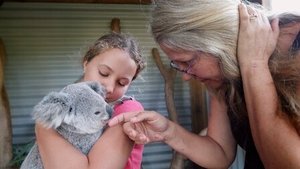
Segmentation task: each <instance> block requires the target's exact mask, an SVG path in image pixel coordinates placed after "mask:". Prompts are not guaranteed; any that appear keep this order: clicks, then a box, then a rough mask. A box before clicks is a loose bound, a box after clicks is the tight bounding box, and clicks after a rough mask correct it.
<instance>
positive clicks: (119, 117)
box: [108, 112, 140, 126]
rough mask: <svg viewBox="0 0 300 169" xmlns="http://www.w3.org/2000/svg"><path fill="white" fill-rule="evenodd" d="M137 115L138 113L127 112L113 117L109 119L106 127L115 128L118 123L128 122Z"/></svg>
mask: <svg viewBox="0 0 300 169" xmlns="http://www.w3.org/2000/svg"><path fill="white" fill-rule="evenodd" d="M139 113H140V112H127V113H122V114H119V115H117V116H115V117H113V118H112V119H110V120H109V122H108V125H109V126H115V125H117V124H120V123H125V122H129V121H130V119H132V118H133V117H134V116H136V115H137V114H139Z"/></svg>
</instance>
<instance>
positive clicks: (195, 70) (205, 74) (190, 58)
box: [160, 45, 223, 88]
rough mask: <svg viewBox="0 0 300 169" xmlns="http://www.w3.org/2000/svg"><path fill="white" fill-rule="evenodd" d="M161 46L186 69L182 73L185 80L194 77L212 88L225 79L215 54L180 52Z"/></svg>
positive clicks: (170, 57)
mask: <svg viewBox="0 0 300 169" xmlns="http://www.w3.org/2000/svg"><path fill="white" fill-rule="evenodd" d="M160 47H161V49H162V50H163V51H164V52H165V53H166V55H167V56H168V58H169V59H170V60H171V61H173V62H174V63H176V64H177V65H178V67H179V69H181V70H186V72H185V73H183V74H182V79H183V80H186V81H187V80H190V79H191V78H192V77H194V78H195V79H197V80H199V81H200V82H202V83H204V84H205V85H206V86H208V87H210V88H218V87H220V86H221V84H222V82H223V80H222V76H221V71H220V67H219V62H218V60H217V59H216V58H215V57H214V56H212V55H210V54H207V53H203V52H190V51H182V52H178V51H175V50H173V49H171V48H168V47H165V46H163V45H161V46H160Z"/></svg>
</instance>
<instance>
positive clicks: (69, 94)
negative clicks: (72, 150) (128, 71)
mask: <svg viewBox="0 0 300 169" xmlns="http://www.w3.org/2000/svg"><path fill="white" fill-rule="evenodd" d="M104 95H105V91H104V88H103V87H102V86H101V85H99V84H98V83H97V82H80V83H74V84H70V85H68V86H66V87H64V88H63V89H62V90H61V91H59V92H51V93H49V94H48V95H46V96H45V97H44V98H43V99H42V100H41V101H40V102H39V103H38V104H37V105H36V106H35V107H34V108H33V112H32V116H33V119H34V120H35V121H36V122H38V123H41V124H43V125H44V126H45V127H47V128H54V129H56V130H57V132H58V133H59V134H61V135H62V136H63V137H64V138H65V139H66V140H68V141H69V142H70V143H71V144H72V145H74V147H76V148H77V149H79V150H80V151H81V152H82V153H84V154H88V152H89V150H90V149H91V147H92V146H93V145H94V143H95V142H96V141H97V139H98V138H99V137H100V135H101V134H102V131H103V129H104V127H105V125H106V123H107V121H108V119H109V118H110V116H111V113H112V108H111V107H110V106H109V104H108V103H106V102H105V100H104ZM58 153H59V152H58ZM42 168H44V167H43V164H42V160H41V157H40V154H39V150H38V145H37V143H35V144H34V146H33V147H32V148H31V150H30V152H29V153H28V155H27V156H26V158H25V160H24V161H23V163H22V165H21V169H42Z"/></svg>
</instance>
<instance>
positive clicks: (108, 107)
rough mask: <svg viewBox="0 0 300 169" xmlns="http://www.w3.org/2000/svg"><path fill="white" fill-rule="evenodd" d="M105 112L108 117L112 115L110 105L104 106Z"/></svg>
mask: <svg viewBox="0 0 300 169" xmlns="http://www.w3.org/2000/svg"><path fill="white" fill-rule="evenodd" d="M106 112H107V113H108V114H109V116H111V115H112V112H113V109H112V107H111V106H110V105H106Z"/></svg>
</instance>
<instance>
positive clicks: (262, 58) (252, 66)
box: [238, 5, 300, 169]
mask: <svg viewBox="0 0 300 169" xmlns="http://www.w3.org/2000/svg"><path fill="white" fill-rule="evenodd" d="M248 12H249V13H248ZM250 13H251V14H254V15H257V17H256V18H255V19H254V20H253V19H250ZM240 19H241V20H240V35H239V43H238V60H239V64H240V69H241V74H242V79H243V87H244V93H245V99H246V105H247V111H248V116H249V122H250V127H251V132H252V136H253V139H254V143H255V146H256V148H257V151H258V153H259V155H260V158H261V159H262V161H263V164H264V166H265V167H266V168H272V169H276V168H278V169H281V168H291V169H293V168H300V139H299V135H298V134H297V131H296V129H295V128H294V127H293V126H292V125H291V123H290V122H289V120H288V119H287V117H285V116H283V115H279V114H284V113H282V112H279V111H280V110H279V107H278V105H279V101H278V96H277V93H276V89H275V85H274V82H273V79H272V76H271V74H270V71H269V68H268V60H269V57H270V56H271V54H272V52H273V50H274V49H275V46H276V42H277V37H278V35H279V28H278V21H277V20H275V21H274V22H272V25H270V24H269V21H268V19H267V18H266V16H264V15H263V14H260V13H259V12H258V11H256V10H254V9H251V8H248V10H247V8H246V6H244V5H241V6H240Z"/></svg>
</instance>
